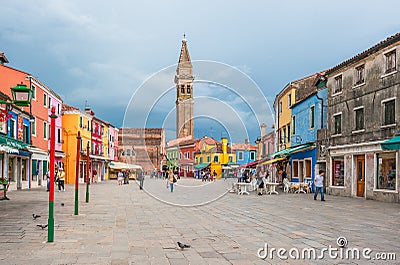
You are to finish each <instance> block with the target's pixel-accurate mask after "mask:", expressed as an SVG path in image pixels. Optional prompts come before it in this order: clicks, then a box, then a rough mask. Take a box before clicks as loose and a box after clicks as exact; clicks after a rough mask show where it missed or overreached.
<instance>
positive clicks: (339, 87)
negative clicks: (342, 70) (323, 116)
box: [333, 75, 343, 94]
mask: <svg viewBox="0 0 400 265" xmlns="http://www.w3.org/2000/svg"><path fill="white" fill-rule="evenodd" d="M342 89H343V81H342V75H339V76H336V77H335V85H334V88H333V94H337V93H340V92H342Z"/></svg>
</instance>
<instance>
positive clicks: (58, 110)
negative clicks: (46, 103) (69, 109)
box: [57, 104, 60, 114]
mask: <svg viewBox="0 0 400 265" xmlns="http://www.w3.org/2000/svg"><path fill="white" fill-rule="evenodd" d="M57 113H58V114H60V104H57Z"/></svg>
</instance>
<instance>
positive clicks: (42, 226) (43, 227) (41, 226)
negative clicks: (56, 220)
mask: <svg viewBox="0 0 400 265" xmlns="http://www.w3.org/2000/svg"><path fill="white" fill-rule="evenodd" d="M36 226H38V227H40V228H42V230H43V229H45V228H46V227H47V224H46V225H36Z"/></svg>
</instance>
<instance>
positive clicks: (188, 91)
mask: <svg viewBox="0 0 400 265" xmlns="http://www.w3.org/2000/svg"><path fill="white" fill-rule="evenodd" d="M186 88H187V93H188V94H190V90H191V89H190V85H187V86H186Z"/></svg>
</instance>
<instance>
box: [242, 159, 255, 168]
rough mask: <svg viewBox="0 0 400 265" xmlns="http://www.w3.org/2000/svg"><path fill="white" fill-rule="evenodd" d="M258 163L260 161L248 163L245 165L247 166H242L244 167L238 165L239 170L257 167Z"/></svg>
mask: <svg viewBox="0 0 400 265" xmlns="http://www.w3.org/2000/svg"><path fill="white" fill-rule="evenodd" d="M259 162H260V161H258V160H257V161H253V162H250V163H247V164H244V165H240V166H239V168H244V167H252V166H257V165H258V163H259Z"/></svg>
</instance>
